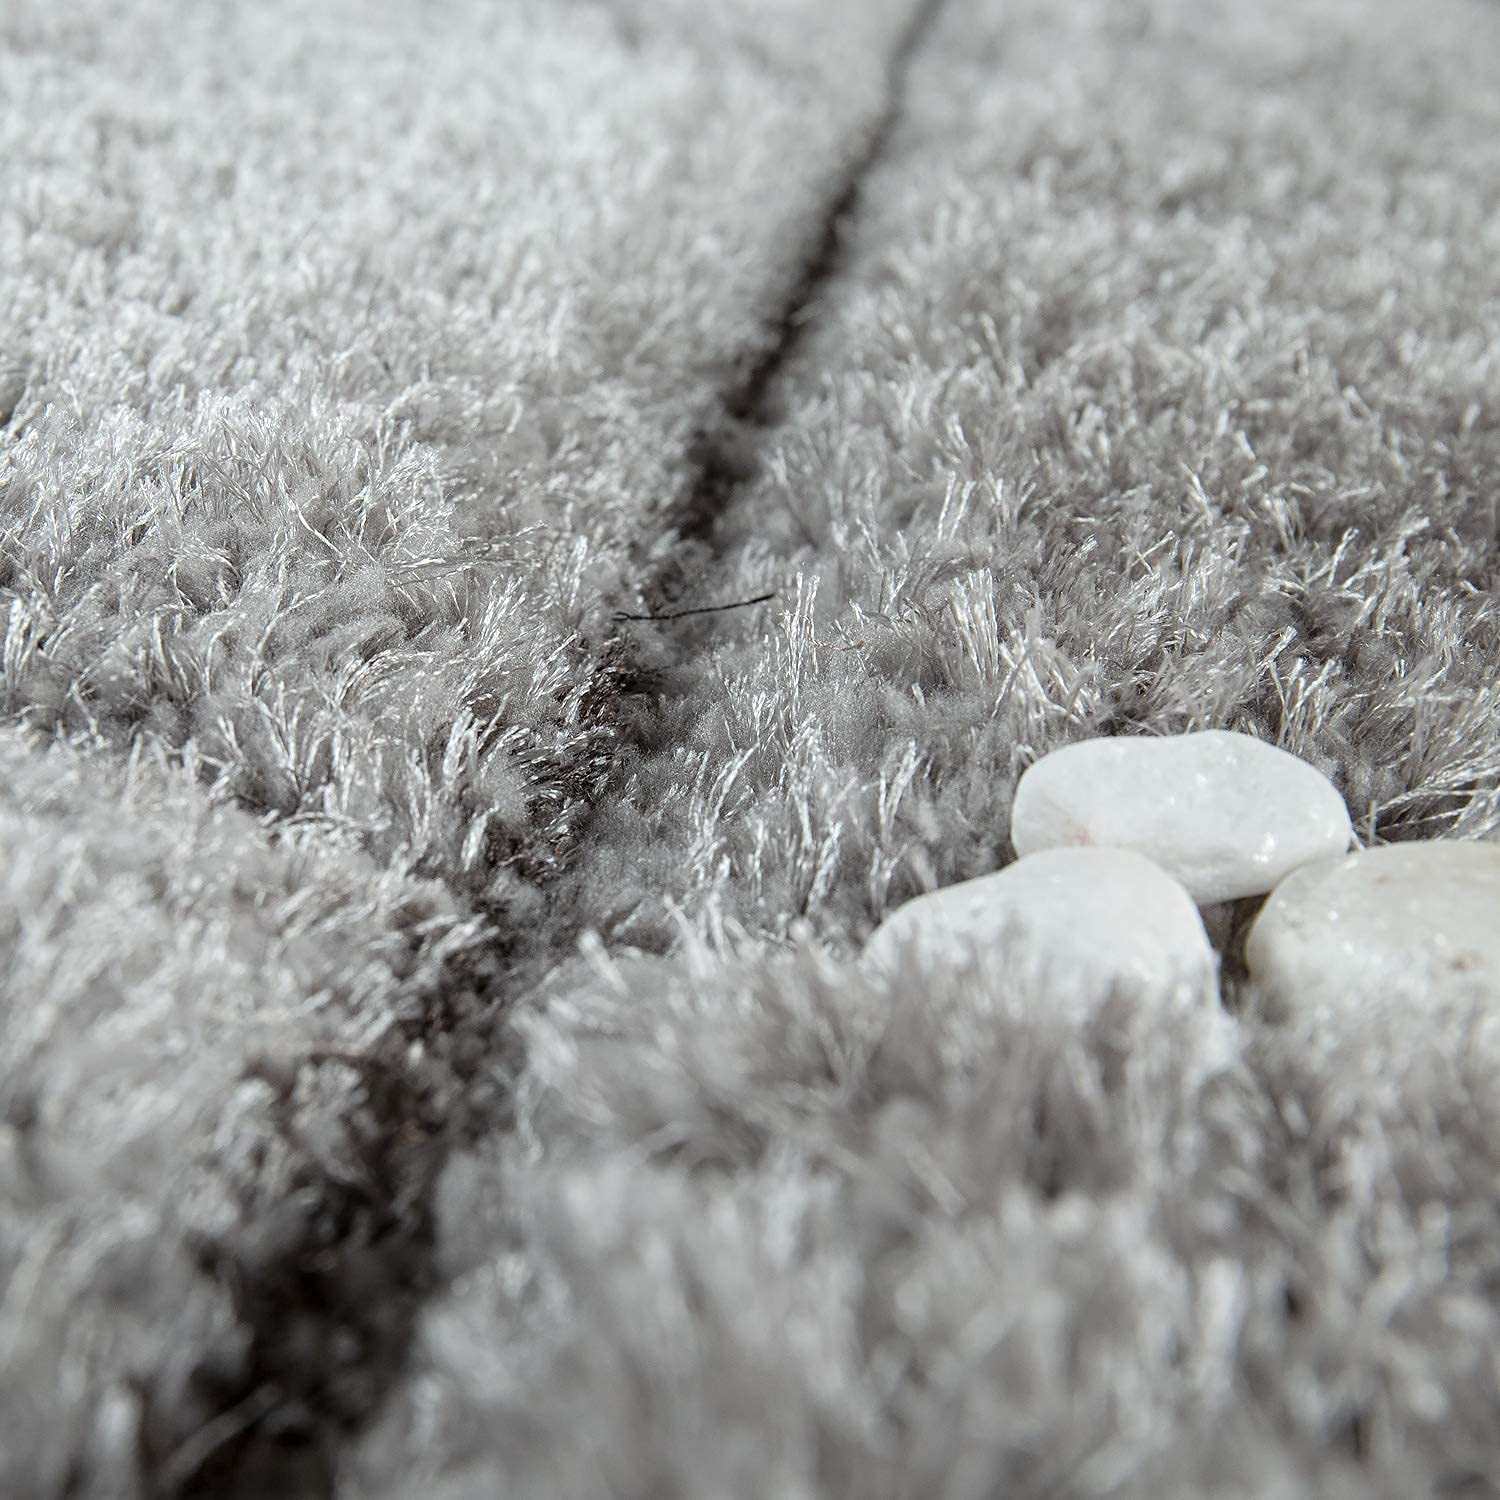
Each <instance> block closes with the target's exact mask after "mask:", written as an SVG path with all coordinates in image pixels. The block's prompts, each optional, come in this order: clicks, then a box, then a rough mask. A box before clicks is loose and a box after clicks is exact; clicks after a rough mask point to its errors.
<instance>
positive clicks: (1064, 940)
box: [865, 849, 1218, 1004]
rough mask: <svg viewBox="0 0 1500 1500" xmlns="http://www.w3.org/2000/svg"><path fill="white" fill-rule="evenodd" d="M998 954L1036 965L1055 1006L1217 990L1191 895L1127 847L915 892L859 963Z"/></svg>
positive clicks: (1207, 994) (1074, 852)
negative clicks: (1118, 994) (1117, 994)
mask: <svg viewBox="0 0 1500 1500" xmlns="http://www.w3.org/2000/svg"><path fill="white" fill-rule="evenodd" d="M903 956H909V957H910V958H912V959H914V960H915V961H916V963H917V964H918V965H919V966H920V967H922V968H924V969H932V968H934V967H936V968H947V967H954V966H957V965H960V964H962V963H963V962H964V961H965V960H967V959H970V958H973V957H978V958H986V957H1001V958H1004V959H1005V960H1006V961H1007V964H1008V965H1009V964H1010V963H1011V962H1012V961H1014V965H1015V970H1016V972H1018V973H1019V972H1021V971H1023V970H1026V969H1028V968H1029V967H1030V966H1033V965H1034V966H1036V967H1037V968H1040V969H1041V970H1043V971H1044V972H1045V974H1046V976H1047V980H1048V982H1047V991H1048V993H1049V994H1055V995H1056V996H1057V998H1058V999H1059V1001H1060V1002H1062V1003H1066V1002H1068V1001H1070V1000H1072V1001H1076V1002H1078V1003H1080V1004H1088V1003H1092V1002H1094V1001H1097V1000H1099V999H1101V998H1102V997H1103V995H1104V993H1105V992H1107V991H1109V990H1110V989H1111V988H1114V987H1116V986H1120V987H1124V988H1128V989H1131V990H1145V991H1148V992H1153V993H1164V992H1169V993H1170V994H1171V995H1172V996H1173V997H1174V998H1176V999H1178V1000H1181V1001H1182V1002H1183V1003H1189V1004H1190V1003H1195V1002H1200V1001H1205V1000H1208V999H1211V998H1213V997H1215V996H1216V995H1217V981H1218V963H1217V959H1216V958H1215V956H1214V951H1213V948H1212V947H1211V946H1210V945H1209V941H1208V934H1207V933H1206V932H1205V931H1204V930H1203V922H1202V919H1201V918H1200V917H1199V915H1198V908H1197V907H1196V906H1195V905H1194V904H1193V899H1192V897H1191V896H1189V895H1188V893H1187V892H1186V891H1185V890H1184V889H1183V888H1182V886H1181V885H1180V884H1179V883H1178V882H1177V881H1176V880H1174V879H1172V877H1171V876H1170V875H1167V874H1165V873H1164V872H1163V871H1162V870H1161V869H1159V868H1158V867H1157V866H1156V865H1154V864H1153V863H1152V862H1151V861H1150V860H1148V859H1146V858H1145V857H1144V856H1143V855H1139V854H1135V853H1132V852H1131V851H1130V850H1128V849H1048V850H1045V851H1043V852H1042V853H1040V854H1033V855H1030V856H1028V857H1027V858H1026V859H1019V860H1017V861H1016V862H1015V863H1014V864H1012V865H1008V866H1007V867H1006V868H1005V869H1003V870H1001V871H999V872H998V873H996V874H994V875H984V876H981V877H980V878H979V879H977V880H965V881H962V882H960V883H959V884H958V885H950V886H947V887H945V888H944V889H942V890H940V891H933V892H931V893H930V894H928V895H925V896H918V897H917V898H916V899H915V900H912V901H908V902H907V903H906V905H905V906H902V907H900V908H899V909H898V910H896V911H894V912H892V913H891V915H890V916H889V917H887V918H886V920H885V921H884V922H882V923H881V924H880V926H879V927H877V928H876V929H875V931H874V933H872V934H871V937H870V941H869V943H868V944H867V946H866V948H865V957H866V959H867V960H868V961H869V962H870V963H871V964H872V966H874V967H876V968H881V969H886V970H888V971H889V970H892V969H894V968H897V967H899V966H900V964H901V962H902V960H903Z"/></svg>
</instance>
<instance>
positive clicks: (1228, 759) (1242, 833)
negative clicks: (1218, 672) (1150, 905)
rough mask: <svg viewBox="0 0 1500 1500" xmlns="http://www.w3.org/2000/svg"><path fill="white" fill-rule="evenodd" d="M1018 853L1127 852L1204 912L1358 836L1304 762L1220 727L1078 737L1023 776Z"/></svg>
mask: <svg viewBox="0 0 1500 1500" xmlns="http://www.w3.org/2000/svg"><path fill="white" fill-rule="evenodd" d="M1010 837H1011V842H1012V843H1013V844H1014V845H1015V849H1016V853H1017V854H1019V855H1023V856H1024V855H1028V854H1033V853H1035V852H1036V851H1038V850H1040V849H1055V848H1062V847H1067V846H1069V845H1095V846H1101V847H1113V848H1117V849H1133V850H1135V851H1136V852H1137V853H1138V854H1144V855H1145V856H1146V857H1147V858H1148V859H1151V860H1153V861H1154V862H1155V863H1156V864H1158V865H1160V866H1161V868H1162V869H1163V870H1165V871H1166V872H1167V873H1168V874H1169V875H1174V876H1176V878H1177V879H1178V880H1180V881H1181V882H1182V883H1183V885H1185V886H1186V887H1187V888H1188V890H1189V891H1190V892H1191V893H1192V896H1193V899H1194V900H1195V901H1198V902H1199V903H1200V904H1207V903H1209V902H1214V901H1233V900H1237V899H1239V898H1240V897H1242V896H1259V895H1262V894H1263V893H1264V892H1266V891H1269V890H1270V889H1271V888H1272V887H1273V886H1274V885H1275V884H1276V882H1277V881H1278V880H1280V879H1282V877H1283V876H1285V875H1287V874H1289V873H1290V872H1291V871H1292V870H1295V869H1297V868H1298V866H1300V865H1305V864H1308V863H1310V862H1311V861H1313V860H1316V859H1326V858H1328V857H1329V856H1330V855H1337V854H1342V853H1343V852H1344V851H1345V850H1346V849H1348V847H1349V845H1350V844H1351V843H1352V842H1353V839H1354V830H1353V828H1352V827H1351V826H1350V823H1349V809H1348V808H1347V807H1345V806H1344V799H1343V798H1342V797H1341V796H1340V795H1339V792H1338V788H1337V787H1335V786H1334V785H1333V783H1332V782H1331V781H1329V779H1328V778H1327V777H1326V776H1324V775H1323V773H1322V772H1321V771H1319V770H1317V769H1316V768H1315V767H1313V766H1310V765H1308V763H1307V762H1306V761H1305V760H1301V759H1299V758H1298V757H1297V756H1295V755H1292V754H1289V753H1288V752H1287V751H1285V750H1280V749H1278V748H1277V747H1276V746H1275V745H1268V744H1267V743H1266V742H1265V741H1264V740H1258V739H1256V738H1255V737H1254V736H1253V735H1248V734H1235V733H1232V732H1230V731H1228V730H1223V729H1206V730H1203V731H1201V732H1199V733H1196V734H1178V735H1167V736H1156V735H1127V736H1122V737H1119V738H1102V739H1093V740H1080V741H1078V742H1077V743H1076V744H1072V745H1064V746H1063V747H1062V748H1061V749H1058V750H1054V751H1052V753H1051V754H1050V755H1044V756H1043V757H1042V758H1041V759H1040V760H1039V761H1037V762H1036V763H1035V764H1034V765H1032V766H1030V767H1028V768H1027V770H1026V771H1025V772H1024V773H1023V774H1022V776H1021V780H1020V783H1019V784H1018V785H1017V787H1016V796H1015V803H1014V805H1013V807H1012V809H1011V820H1010Z"/></svg>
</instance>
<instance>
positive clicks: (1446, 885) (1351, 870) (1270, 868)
mask: <svg viewBox="0 0 1500 1500" xmlns="http://www.w3.org/2000/svg"><path fill="white" fill-rule="evenodd" d="M1011 842H1012V843H1013V844H1014V846H1015V850H1016V853H1017V855H1018V858H1017V859H1016V861H1015V862H1014V863H1013V864H1011V865H1009V866H1007V867H1006V868H1005V869H1003V870H1001V871H999V872H998V873H996V874H993V875H985V876H982V877H980V878H979V879H977V880H968V881H963V882H961V883H960V884H957V885H952V886H948V887H946V888H944V889H942V890H939V891H934V892H931V893H930V894H928V895H925V896H919V897H917V898H916V899H915V900H913V901H909V902H908V903H906V905H904V906H902V907H901V908H899V909H898V910H897V911H895V912H894V913H892V915H891V916H890V917H889V918H887V920H886V921H885V922H884V923H882V924H881V926H880V927H879V928H877V929H876V931H875V932H874V934H872V936H871V938H870V942H869V945H868V946H867V948H866V957H867V959H868V960H869V961H870V962H872V963H873V964H875V965H877V966H889V965H892V964H895V963H897V962H911V961H913V960H915V961H916V962H917V963H919V964H920V965H922V966H924V967H929V966H932V965H951V964H953V963H955V962H962V961H963V960H964V959H966V958H969V957H972V956H974V954H975V953H976V952H977V953H979V954H980V955H981V956H983V955H984V954H986V953H989V954H993V955H996V956H1000V957H1016V956H1018V955H1019V954H1020V952H1021V951H1022V950H1025V951H1026V955H1027V956H1028V957H1029V958H1030V959H1031V960H1032V961H1035V962H1039V963H1040V965H1041V966H1042V967H1043V968H1044V969H1045V970H1046V971H1047V972H1048V973H1049V974H1050V975H1051V976H1052V981H1053V982H1052V983H1051V984H1050V985H1049V989H1050V991H1051V992H1052V993H1055V994H1058V995H1059V996H1069V997H1072V998H1073V999H1075V1000H1078V999H1083V1000H1087V999H1089V998H1091V997H1098V996H1099V995H1101V994H1102V993H1105V992H1108V991H1109V990H1111V989H1115V988H1118V987H1122V986H1123V987H1128V988H1130V989H1132V990H1138V991H1140V990H1144V991H1145V992H1148V993H1152V994H1156V995H1160V996H1163V997H1167V996H1170V997H1173V998H1175V999H1176V1000H1179V1001H1182V1002H1184V1003H1189V1004H1201V1003H1205V1002H1216V1001H1217V998H1218V984H1219V969H1220V959H1219V956H1218V954H1216V952H1215V951H1214V947H1213V944H1212V943H1211V941H1210V939H1209V934H1208V928H1207V927H1206V926H1205V923H1204V916H1205V914H1207V915H1209V916H1210V918H1211V919H1212V918H1213V917H1214V916H1215V915H1216V914H1218V913H1222V912H1223V911H1224V907H1223V905H1222V903H1225V902H1232V901H1240V900H1244V899H1246V898H1250V897H1262V896H1264V897H1266V898H1267V899H1266V900H1265V903H1264V905H1263V906H1262V907H1261V909H1260V911H1259V913H1258V915H1257V916H1256V917H1255V920H1254V923H1253V925H1252V926H1251V927H1250V928H1249V931H1248V933H1247V934H1246V936H1245V940H1244V950H1243V959H1244V964H1245V967H1246V970H1247V971H1248V975H1249V978H1250V980H1251V982H1252V983H1253V985H1254V986H1255V988H1256V990H1257V991H1258V992H1259V993H1260V995H1261V997H1262V1000H1263V1002H1264V1004H1265V1007H1266V1009H1267V1012H1268V1013H1270V1014H1275V1013H1276V1012H1277V1011H1279V1010H1280V1011H1284V1009H1285V1008H1286V1007H1291V1006H1301V1007H1308V1006H1318V1007H1325V1008H1332V1009H1334V1010H1336V1011H1340V1012H1344V1013H1352V1014H1354V1015H1356V1016H1357V1014H1358V1010H1359V1008H1361V1007H1363V1006H1365V1005H1367V1004H1368V1003H1370V1002H1372V1001H1376V1000H1378V1001H1381V1002H1389V1001H1390V1000H1391V999H1392V998H1393V997H1399V1000H1400V1002H1401V1003H1403V1004H1407V1005H1417V1006H1421V1007H1424V1008H1428V1007H1430V1008H1431V1009H1432V1011H1433V1012H1434V1013H1436V1012H1437V1011H1438V1010H1446V1009H1448V1008H1449V1007H1451V1006H1452V1005H1453V1004H1454V1003H1455V1002H1456V1003H1457V1004H1458V1005H1459V1006H1460V1007H1461V1006H1464V1005H1469V1006H1470V1007H1471V1008H1472V1005H1473V1003H1474V1002H1476V1001H1478V1002H1480V1003H1485V1002H1488V1003H1490V1004H1492V1005H1493V1006H1494V1007H1495V1008H1497V1009H1500V845H1496V844H1491V843H1481V842H1473V841H1460V840H1433V841H1429V842H1419V843H1403V844H1391V845H1384V846H1380V847H1375V848H1368V849H1362V848H1358V847H1351V846H1354V845H1355V843H1356V841H1355V837H1354V829H1353V827H1352V825H1351V823H1350V819H1349V811H1348V808H1347V807H1346V806H1345V805H1344V800H1343V798H1342V797H1341V796H1340V794H1339V792H1338V789H1337V788H1336V787H1335V786H1334V785H1333V784H1332V782H1330V781H1329V780H1328V778H1327V777H1326V776H1324V775H1323V774H1322V773H1321V772H1319V771H1318V770H1317V769H1316V768H1315V767H1313V766H1311V765H1309V764H1308V763H1307V762H1306V761H1304V760H1301V759H1299V758H1298V757H1297V756H1295V755H1292V754H1289V753H1288V752H1287V751H1285V750H1281V749H1279V748H1277V747H1276V746H1274V745H1269V744H1266V743H1265V742H1264V741H1262V740H1258V739H1256V738H1254V737H1253V736H1251V735H1246V734H1235V733H1230V732H1227V731H1224V730H1206V731H1203V732H1200V733H1195V734H1183V735H1172V736H1166V737H1155V736H1133V737H1125V738H1101V739H1091V740H1083V741H1080V742H1078V743H1076V744H1071V745H1067V746H1064V747H1063V748H1061V749H1059V750H1055V751H1053V752H1052V753H1051V754H1049V755H1045V756H1043V757H1042V758H1041V759H1040V760H1038V761H1037V762H1036V763H1035V764H1034V765H1032V766H1031V767H1030V768H1029V769H1028V770H1027V771H1026V772H1025V773H1024V774H1023V775H1022V777H1021V780H1020V783H1019V785H1018V786H1017V788H1016V796H1015V802H1014V805H1013V808H1012V814H1011ZM1216 925H1217V924H1216Z"/></svg>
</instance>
